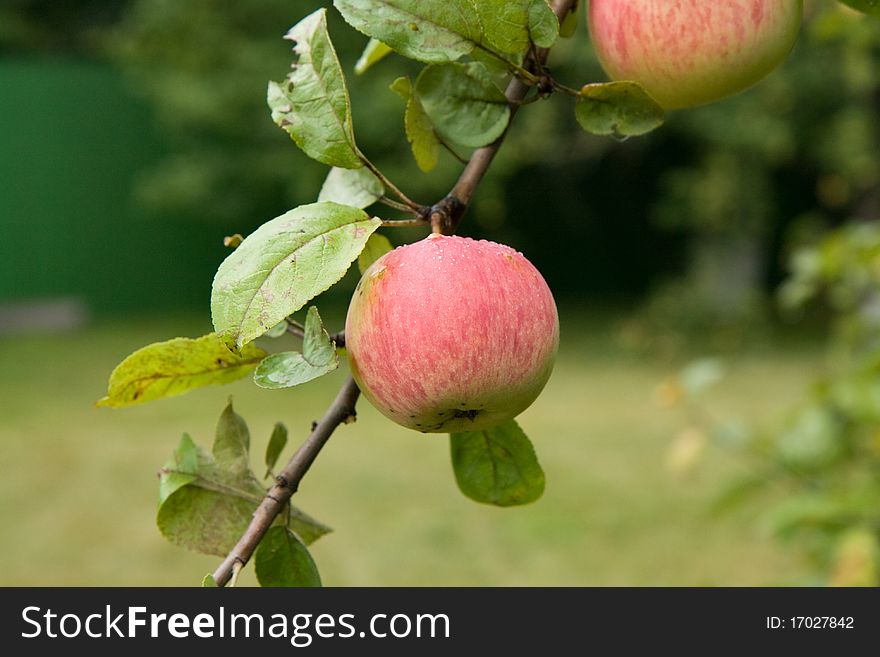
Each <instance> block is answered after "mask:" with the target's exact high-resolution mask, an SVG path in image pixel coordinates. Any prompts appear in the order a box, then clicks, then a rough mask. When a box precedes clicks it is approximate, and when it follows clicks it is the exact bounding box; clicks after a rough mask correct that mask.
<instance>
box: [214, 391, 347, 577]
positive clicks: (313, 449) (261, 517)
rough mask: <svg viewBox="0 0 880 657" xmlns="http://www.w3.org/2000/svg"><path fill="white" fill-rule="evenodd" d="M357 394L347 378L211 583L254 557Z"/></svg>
mask: <svg viewBox="0 0 880 657" xmlns="http://www.w3.org/2000/svg"><path fill="white" fill-rule="evenodd" d="M359 395H360V390H359V389H358V387H357V384H356V383H355V382H354V379H352V378H351V377H348V379H346V381H345V384H343V386H342V388H341V389H340V391H339V394H337V395H336V399H335V400H333V403H332V404H331V405H330V408H328V409H327V412H326V413H325V414H324V417H323V418H321V421H320V422H318V424H317V425H316V426H315V428H314V429H313V430H312V433H311V434H310V435H309V437H308V438H307V439H306V441H305V442H304V443H303V444H302V445H301V446H300V448H299V449H298V450H296V453H295V454H294V455H293V457H292V458H291V459H290V461H288V462H287V465H285V466H284V469H283V470H282V471H281V472H280V473H279V474H278V476H277V477H276V478H275V485H274V486H272V488H271V489H270V490H269V492H268V493H266V497H264V498H263V501H262V502H261V503H260V506H258V507H257V510H256V511H254V515H253V518H252V519H251V524H250V525H249V526H248V528H247V530H246V531H245V533H244V534H243V535H242V537H241V538H240V539H239V541H238V543H237V544H236V545H235V547H234V548H233V549H232V551H231V552H230V553H229V554H228V555H227V557H226V559H225V560H224V561H223V563H221V564H220V566H218V567H217V570H215V571H214V581H215V582H217V586H225V585H226V583H227V582H229V580H230V578H231V577H232V574H233V572H234V569H235V565H236V564H241V565H242V566H243V565H244V564H246V563H247V562H248V561H249V560H250V558H251V556H253V554H254V551H255V550H256V549H257V546H258V545H259V544H260V541H261V540H262V539H263V536H264V535H265V534H266V532H267V531H268V530H269V527H271V526H272V523H273V522H274V521H275V517H276V516H277V515H278V514H279V513H281V511H283V510H284V509H285V508H286V507H287V503H288V502H289V501H290V497H291V496H292V495H293V494H294V493H295V492H296V489H297V488H298V487H299V482H300V480H301V479H302V478H303V476H304V475H305V474H306V472H308V471H309V468H310V467H311V465H312V463H313V462H314V460H315V458H316V457H317V456H318V454H319V453H320V451H321V449H322V448H323V447H324V444H325V443H326V442H327V440H328V439H329V438H330V436H331V435H332V434H333V431H334V430H335V429H336V427H338V426H339V425H340V424H343V423H345V422H350V421H351V420H352V418H354V417H355V403H356V402H357V398H358V396H359Z"/></svg>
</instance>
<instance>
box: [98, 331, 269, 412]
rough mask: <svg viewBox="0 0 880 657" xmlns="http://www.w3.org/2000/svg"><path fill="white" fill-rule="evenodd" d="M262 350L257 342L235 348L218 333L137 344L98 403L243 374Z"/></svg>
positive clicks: (174, 391) (156, 395)
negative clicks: (146, 344)
mask: <svg viewBox="0 0 880 657" xmlns="http://www.w3.org/2000/svg"><path fill="white" fill-rule="evenodd" d="M265 356H266V352H265V351H263V350H262V349H259V348H258V347H255V346H248V347H247V348H246V349H243V350H242V351H241V352H240V353H238V354H234V353H232V352H230V351H229V349H228V348H227V346H226V345H225V344H224V341H223V339H222V338H221V337H220V336H218V335H217V334H216V333H209V334H208V335H205V336H202V337H201V338H197V339H195V340H193V339H191V338H174V339H173V340H168V341H166V342H156V343H154V344H151V345H148V346H146V347H143V348H141V349H138V350H137V351H135V352H134V353H133V354H131V355H130V356H128V357H127V358H126V359H125V360H123V361H122V362H121V363H120V364H119V365H117V366H116V369H114V370H113V372H112V373H111V374H110V382H109V383H108V385H107V396H106V397H104V398H103V399H101V400H99V401H98V404H97V405H98V406H109V407H112V408H122V407H124V406H132V405H134V404H142V403H144V402H148V401H153V400H156V399H163V398H165V397H174V396H176V395H182V394H183V393H185V392H189V391H190V390H194V389H196V388H203V387H205V386H211V385H220V384H224V383H232V382H233V381H237V380H238V379H240V378H242V377H243V376H245V375H247V374H248V372H250V371H251V370H252V369H254V368H255V367H256V366H257V364H258V363H259V362H260V361H261V360H262V359H263V358H265Z"/></svg>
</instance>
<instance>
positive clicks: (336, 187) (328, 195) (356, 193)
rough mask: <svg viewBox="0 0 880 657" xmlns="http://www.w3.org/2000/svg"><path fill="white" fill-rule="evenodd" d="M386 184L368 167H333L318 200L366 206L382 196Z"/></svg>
mask: <svg viewBox="0 0 880 657" xmlns="http://www.w3.org/2000/svg"><path fill="white" fill-rule="evenodd" d="M384 193H385V186H384V185H383V184H382V182H381V181H380V180H379V179H378V178H377V177H376V176H375V175H373V172H372V171H370V170H369V169H367V168H363V169H340V168H339V167H333V168H332V169H330V172H329V173H328V174H327V178H326V179H325V180H324V185H323V186H322V187H321V193H320V194H318V201H332V202H333V203H339V204H341V205H349V206H351V207H353V208H361V209H363V208H365V207H367V206H368V205H373V203H375V202H376V201H378V200H379V199H380V198H382V195H383V194H384Z"/></svg>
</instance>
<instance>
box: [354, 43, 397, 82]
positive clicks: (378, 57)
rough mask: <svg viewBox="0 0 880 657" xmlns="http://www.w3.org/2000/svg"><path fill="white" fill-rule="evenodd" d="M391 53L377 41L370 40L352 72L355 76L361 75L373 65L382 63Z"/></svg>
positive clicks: (389, 49)
mask: <svg viewBox="0 0 880 657" xmlns="http://www.w3.org/2000/svg"><path fill="white" fill-rule="evenodd" d="M391 52H393V51H392V50H391V48H389V47H388V46H387V45H385V44H384V43H382V42H381V41H379V40H378V39H370V41H369V42H368V43H367V47H366V48H364V52H362V53H361V56H360V58H358V60H357V62H356V63H355V65H354V72H355V73H356V74H357V75H363V74H364V73H366V72H367V70H368V69H370V68H371V67H372V66H373V64H376V63H377V62H380V61H382V60H383V59H385V57H386V56H387V55H388V54H389V53H391Z"/></svg>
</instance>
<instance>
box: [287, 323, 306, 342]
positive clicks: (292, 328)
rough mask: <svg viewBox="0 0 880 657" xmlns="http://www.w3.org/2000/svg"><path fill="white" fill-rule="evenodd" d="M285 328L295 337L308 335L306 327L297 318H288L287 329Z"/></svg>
mask: <svg viewBox="0 0 880 657" xmlns="http://www.w3.org/2000/svg"><path fill="white" fill-rule="evenodd" d="M285 330H286V331H287V332H288V333H290V334H291V335H292V336H294V337H297V338H304V337H306V328H305V327H304V326H303V325H302V324H300V323H299V322H297V321H296V320H293V319H288V320H287V329H285Z"/></svg>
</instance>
